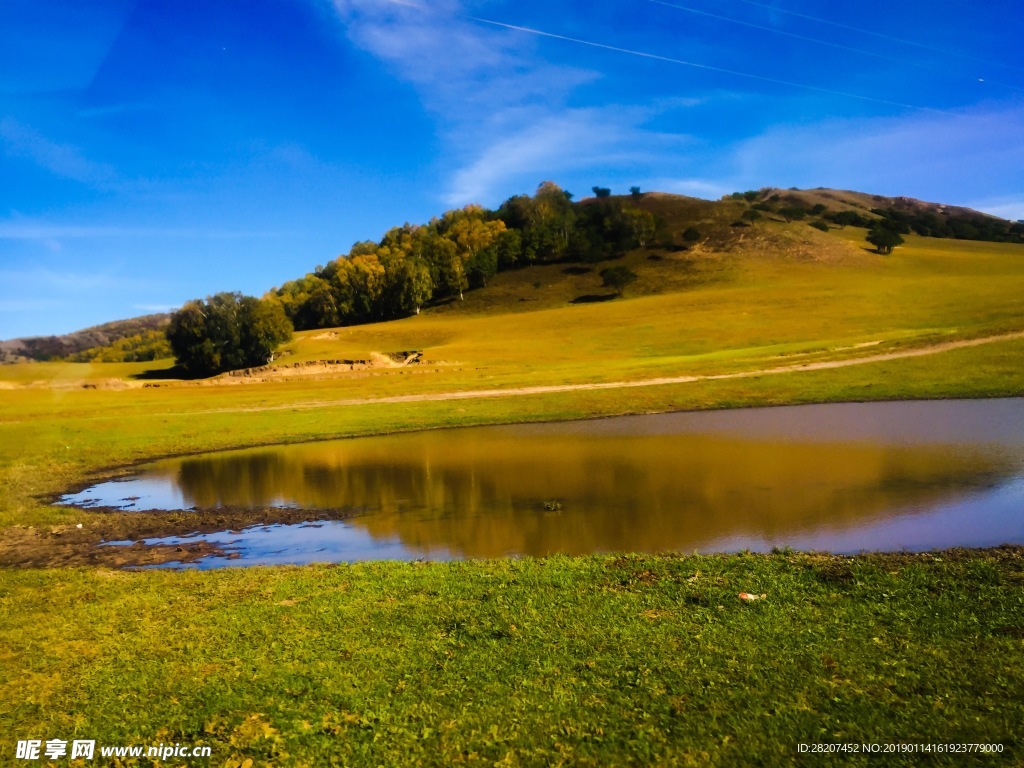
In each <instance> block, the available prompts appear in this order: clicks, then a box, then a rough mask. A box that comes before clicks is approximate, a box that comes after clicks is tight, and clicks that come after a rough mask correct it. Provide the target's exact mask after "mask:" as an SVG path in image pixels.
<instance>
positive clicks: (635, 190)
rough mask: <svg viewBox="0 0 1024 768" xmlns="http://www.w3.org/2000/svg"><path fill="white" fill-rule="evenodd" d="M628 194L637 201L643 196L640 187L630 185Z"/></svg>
mask: <svg viewBox="0 0 1024 768" xmlns="http://www.w3.org/2000/svg"><path fill="white" fill-rule="evenodd" d="M629 194H630V196H631V197H632V198H633V200H634V201H637V200H639V199H641V198H642V197H643V196H644V193H643V192H641V191H640V187H630V188H629Z"/></svg>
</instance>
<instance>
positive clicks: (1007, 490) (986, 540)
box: [694, 477, 1024, 554]
mask: <svg viewBox="0 0 1024 768" xmlns="http://www.w3.org/2000/svg"><path fill="white" fill-rule="evenodd" d="M1020 543H1024V478H1021V477H1018V478H1015V479H1014V480H1012V481H1011V482H1009V483H1006V484H1005V485H1001V486H999V487H997V488H994V489H992V490H990V491H985V492H982V493H976V494H971V495H967V496H965V497H963V498H959V499H956V500H953V501H949V502H946V503H941V504H938V505H935V506H927V507H926V506H918V507H909V508H907V509H903V510H898V511H896V512H895V513H894V514H893V515H892V516H891V517H885V518H882V519H878V520H874V521H871V522H869V523H867V524H864V525H859V526H857V527H855V528H842V527H834V528H833V527H828V526H825V527H822V528H821V529H819V530H816V531H807V532H797V533H791V534H786V535H784V536H779V537H777V538H774V537H773V538H771V539H767V538H765V537H757V536H742V535H741V536H730V537H728V538H724V539H718V540H715V541H711V542H706V543H704V542H702V543H701V544H699V545H698V546H696V547H694V549H699V550H700V551H701V552H738V551H740V550H742V549H749V550H751V551H753V552H770V551H771V550H772V549H773V548H775V547H778V548H780V549H781V548H783V547H789V548H790V549H795V550H802V551H812V550H813V551H818V552H834V553H836V554H853V553H856V552H875V551H878V552H899V551H902V550H907V551H910V552H924V551H927V550H930V549H950V548H952V547H996V546H999V545H1000V544H1020Z"/></svg>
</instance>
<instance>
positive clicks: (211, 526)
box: [0, 507, 355, 568]
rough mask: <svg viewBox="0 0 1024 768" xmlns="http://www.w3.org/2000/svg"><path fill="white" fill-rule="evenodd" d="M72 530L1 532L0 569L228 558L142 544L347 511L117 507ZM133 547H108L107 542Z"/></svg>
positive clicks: (339, 516)
mask: <svg viewBox="0 0 1024 768" xmlns="http://www.w3.org/2000/svg"><path fill="white" fill-rule="evenodd" d="M85 511H87V512H88V516H87V518H86V519H85V520H84V521H83V522H82V523H80V524H77V525H57V526H43V527H35V526H32V527H26V526H13V527H11V528H5V529H3V530H2V531H0V568H67V567H81V566H99V567H107V568H132V567H142V566H151V565H162V564H165V563H172V562H181V563H190V562H194V561H196V560H198V559H200V558H203V557H208V556H211V555H213V556H218V557H228V558H231V557H232V555H231V553H229V552H226V551H224V550H223V549H222V548H220V547H218V546H215V545H212V544H209V543H206V542H198V543H190V544H180V545H165V544H160V545H147V544H144V543H143V540H144V539H151V538H163V537H167V536H189V535H193V534H202V533H215V532H217V531H237V530H241V529H243V528H247V527H249V526H253V525H276V524H286V525H294V524H299V523H312V522H317V521H324V520H345V519H348V518H350V517H352V515H353V514H355V512H354V511H353V510H351V509H318V510H310V509H293V508H280V507H261V508H257V509H241V508H231V507H220V508H215V509H194V510H186V511H173V512H161V511H150V512H125V511H123V510H120V509H117V508H116V507H102V508H96V509H89V510H85ZM123 541H131V542H134V543H132V544H130V545H118V546H107V545H108V544H109V543H110V542H123Z"/></svg>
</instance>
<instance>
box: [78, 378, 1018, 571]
mask: <svg viewBox="0 0 1024 768" xmlns="http://www.w3.org/2000/svg"><path fill="white" fill-rule="evenodd" d="M61 503H63V504H74V505H78V506H83V507H89V506H114V507H119V508H123V509H129V510H169V509H199V510H205V509H216V508H219V507H233V508H238V507H242V508H254V509H256V508H265V507H290V508H300V509H308V510H311V511H313V510H334V511H340V512H346V513H350V516H349V517H347V518H346V519H343V520H326V521H317V522H311V523H303V524H292V525H260V526H252V527H250V528H246V529H243V530H241V531H224V532H221V533H213V534H202V535H200V534H196V535H195V536H183V537H176V538H175V537H168V538H161V539H152V540H147V543H158V544H178V543H191V542H195V541H199V540H203V541H207V542H210V543H213V544H216V545H218V546H219V547H221V549H222V550H223V551H224V552H225V553H227V554H230V555H231V559H229V558H227V557H223V556H220V557H218V556H211V557H206V558H203V559H201V560H199V561H197V562H195V563H190V564H189V565H190V567H200V568H210V567H220V566H224V565H252V564H279V563H309V562H340V561H353V560H363V559H396V558H397V559H417V558H426V559H451V558H485V557H503V556H517V555H531V556H544V555H550V554H554V553H565V554H584V553H590V552H661V551H681V552H693V551H699V552H731V551H738V550H742V549H749V550H753V551H770V550H771V549H772V548H775V547H790V548H793V549H800V550H818V551H830V552H838V553H852V552H858V551H863V550H883V551H899V550H928V549H939V548H948V547H953V546H969V547H975V546H993V545H998V544H1003V543H1024V398H1007V399H998V400H964V401H951V400H946V401H924V402H890V403H847V404H830V405H806V406H789V407H778V408H758V409H743V410H732V411H709V412H697V413H669V414H657V415H646V416H628V417H618V418H610V419H598V420H590V421H577V422H563V423H550V424H530V425H514V426H496V427H473V428H465V429H448V430H434V431H426V432H416V433H407V434H397V435H390V436H383V437H370V438H356V439H347V440H336V441H330V442H318V443H306V444H300V445H288V446H279V447H271V448H260V449H251V450H244V451H230V452H224V453H219V454H209V455H205V456H196V457H189V458H182V459H174V460H166V461H160V462H156V463H154V464H151V465H149V466H146V467H143V468H141V469H140V470H139V473H138V474H137V475H136V476H134V477H131V478H129V479H127V480H119V481H114V482H107V483H101V484H99V485H96V486H93V487H91V488H88V489H86V490H84V491H82V492H81V493H77V494H70V495H67V496H65V497H63V498H62V499H61Z"/></svg>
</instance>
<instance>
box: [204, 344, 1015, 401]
mask: <svg viewBox="0 0 1024 768" xmlns="http://www.w3.org/2000/svg"><path fill="white" fill-rule="evenodd" d="M1013 339H1024V331H1016V332H1014V333H1004V334H1000V335H998V336H986V337H983V338H979V339H966V340H964V341H946V342H942V343H940V344H933V345H931V346H928V347H918V348H915V349H904V350H898V351H895V352H883V353H880V354H877V355H867V356H864V357H854V358H847V359H843V360H823V361H820V362H815V363H796V364H793V365H780V366H776V367H772V368H758V369H757V370H752V371H737V372H734V373H718V374H709V375H704V376H662V377H658V378H654V379H637V380H635V381H605V382H599V383H593V384H550V385H540V386H535V387H509V388H506V389H473V390H464V391H454V392H430V393H426V394H422V395H392V396H389V397H361V398H349V399H344V400H316V401H309V402H305V403H289V404H282V405H265V406H256V407H250V408H244V407H240V408H218V409H212V410H209V411H201V413H251V412H256V411H287V410H306V409H310V408H335V407H340V406H346V405H377V404H387V403H421V402H429V401H438V400H473V399H477V398H484V397H514V396H518V395H540V394H547V393H552V392H580V391H585V390H596V389H628V388H630V387H654V386H658V385H661V384H687V383H690V382H695V381H718V380H723V379H749V378H753V377H757V376H768V375H771V374H776V373H795V372H798V371H822V370H826V369H829V368H846V367H848V366H851V365H866V364H868V363H880V362H884V361H886V360H901V359H903V358H908V357H923V356H925V355H935V354H938V353H940V352H948V351H950V350H953V349H964V348H966V347H977V346H981V345H982V344H991V343H993V342H997V341H1010V340H1013ZM196 413H200V412H196Z"/></svg>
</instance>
